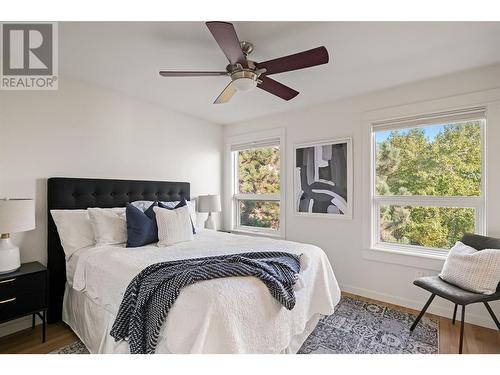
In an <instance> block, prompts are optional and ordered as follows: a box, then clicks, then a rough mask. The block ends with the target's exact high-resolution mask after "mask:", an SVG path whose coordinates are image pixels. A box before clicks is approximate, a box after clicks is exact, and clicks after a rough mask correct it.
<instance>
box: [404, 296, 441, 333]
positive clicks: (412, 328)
mask: <svg viewBox="0 0 500 375" xmlns="http://www.w3.org/2000/svg"><path fill="white" fill-rule="evenodd" d="M434 297H436V295H435V294H434V293H433V294H432V295H431V296H430V297H429V299H428V300H427V302H426V303H425V305H424V308H423V309H422V311H420V314H418V316H417V319H415V321H414V322H413V324H412V326H411V327H410V331H413V330H414V329H415V327H416V326H417V324H418V322H419V321H420V319H422V316H424V314H425V311H426V310H427V308H428V307H429V305H430V304H431V302H432V300H433V299H434Z"/></svg>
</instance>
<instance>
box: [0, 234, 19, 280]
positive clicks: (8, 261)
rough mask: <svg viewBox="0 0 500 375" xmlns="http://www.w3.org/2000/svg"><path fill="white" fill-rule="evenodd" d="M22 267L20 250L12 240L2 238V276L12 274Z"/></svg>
mask: <svg viewBox="0 0 500 375" xmlns="http://www.w3.org/2000/svg"><path fill="white" fill-rule="evenodd" d="M19 267H21V257H20V256H19V248H18V247H17V246H15V245H14V244H13V243H12V242H11V241H10V238H0V274H3V273H10V272H13V271H15V270H17V269H18V268H19Z"/></svg>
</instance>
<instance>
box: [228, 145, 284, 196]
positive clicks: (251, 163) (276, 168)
mask: <svg viewBox="0 0 500 375" xmlns="http://www.w3.org/2000/svg"><path fill="white" fill-rule="evenodd" d="M238 162H239V185H240V186H239V190H240V193H250V194H275V193H279V191H280V151H279V148H277V147H269V148H256V149H250V150H245V151H240V152H239V153H238Z"/></svg>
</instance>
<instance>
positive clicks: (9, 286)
mask: <svg viewBox="0 0 500 375" xmlns="http://www.w3.org/2000/svg"><path fill="white" fill-rule="evenodd" d="M48 277H49V272H48V270H47V268H46V267H44V266H43V265H41V264H40V263H38V262H31V263H23V264H22V265H21V268H19V269H18V270H17V271H14V272H11V273H5V274H0V323H3V322H6V321H8V320H13V319H17V318H20V317H22V316H26V315H32V316H33V319H32V328H35V315H38V317H39V318H40V319H42V324H43V325H42V342H45V325H46V322H47V320H46V315H47V307H48V293H47V286H48V284H49V280H48Z"/></svg>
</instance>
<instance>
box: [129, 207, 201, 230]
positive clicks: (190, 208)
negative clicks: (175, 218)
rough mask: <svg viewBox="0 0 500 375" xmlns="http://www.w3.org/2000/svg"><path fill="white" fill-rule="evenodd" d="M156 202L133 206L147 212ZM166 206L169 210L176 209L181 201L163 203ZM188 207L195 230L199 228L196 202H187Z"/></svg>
mask: <svg viewBox="0 0 500 375" xmlns="http://www.w3.org/2000/svg"><path fill="white" fill-rule="evenodd" d="M153 202H154V201H135V202H132V203H131V205H133V206H134V207H136V208H138V209H139V210H141V211H142V212H144V211H146V210H147V209H148V208H149V207H150V206H151V205H152V204H153ZM161 203H162V204H164V205H165V206H167V207H169V208H174V207H175V206H177V205H178V204H179V203H180V201H170V202H161ZM186 203H187V205H188V207H189V215H190V216H191V220H192V221H193V225H194V227H195V228H198V225H196V201H186Z"/></svg>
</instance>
